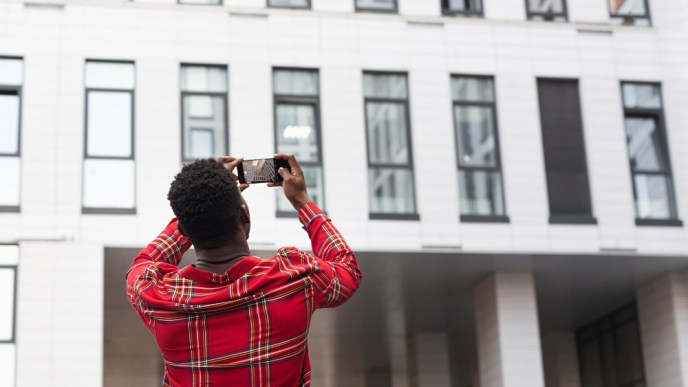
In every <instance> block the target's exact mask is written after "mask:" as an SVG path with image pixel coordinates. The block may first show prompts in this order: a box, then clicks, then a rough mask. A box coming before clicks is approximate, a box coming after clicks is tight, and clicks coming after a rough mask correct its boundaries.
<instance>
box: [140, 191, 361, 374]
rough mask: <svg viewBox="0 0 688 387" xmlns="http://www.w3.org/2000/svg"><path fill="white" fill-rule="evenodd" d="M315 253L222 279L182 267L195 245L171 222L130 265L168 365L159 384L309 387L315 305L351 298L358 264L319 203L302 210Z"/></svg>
mask: <svg viewBox="0 0 688 387" xmlns="http://www.w3.org/2000/svg"><path fill="white" fill-rule="evenodd" d="M299 220H300V221H301V223H302V224H303V226H304V229H305V230H306V231H307V232H308V236H309V237H310V239H311V243H312V248H313V252H314V255H311V254H308V253H306V252H303V251H301V250H298V249H296V248H294V247H283V248H281V249H279V250H278V251H277V254H276V255H275V256H274V257H271V258H268V259H263V258H259V257H253V256H250V257H244V258H243V259H242V260H241V261H239V262H238V263H237V264H235V265H234V266H232V267H231V268H229V270H227V272H226V273H225V274H222V275H220V274H216V273H211V272H207V271H204V270H200V269H197V268H195V267H194V266H192V265H190V266H187V267H185V268H183V269H179V268H178V267H177V265H178V264H179V261H180V260H181V258H182V255H183V254H184V252H185V251H186V250H188V249H189V247H191V241H189V239H188V238H186V237H184V236H183V235H181V234H180V233H179V231H178V230H177V220H176V219H173V220H172V221H171V222H170V223H169V224H168V225H167V227H166V228H165V230H164V231H163V232H162V233H161V234H160V235H158V237H157V238H155V240H153V242H151V244H149V245H148V246H147V247H146V248H145V249H143V250H142V251H141V252H140V253H139V255H138V256H137V257H136V258H135V259H134V262H133V263H132V265H131V268H130V269H129V272H128V273H127V296H128V297H129V302H130V303H131V305H132V306H133V307H134V309H135V310H136V312H137V313H138V315H139V317H140V318H141V320H143V322H144V323H145V324H146V326H147V327H148V330H149V331H150V332H151V333H152V334H153V337H154V338H155V341H156V342H157V343H158V346H159V347H160V350H161V352H162V355H163V358H164V362H165V375H164V377H163V386H184V387H205V386H213V387H215V386H289V387H293V386H309V385H310V364H309V360H308V345H307V340H306V339H307V334H308V328H309V325H310V320H311V316H312V315H313V312H314V311H315V310H316V309H318V308H328V307H334V306H337V305H340V304H342V303H343V302H345V301H346V300H347V299H349V297H351V296H352V294H353V293H354V291H355V290H356V289H357V288H358V285H359V283H360V281H361V272H360V271H359V269H358V265H357V263H356V257H355V256H354V254H353V252H352V251H351V249H350V248H349V246H348V245H347V244H346V242H345V241H344V238H343V237H342V235H341V234H340V233H339V231H338V230H337V229H336V228H335V226H334V225H333V224H332V222H331V221H330V219H329V218H328V217H327V216H326V215H325V214H324V213H323V212H322V211H321V210H320V209H319V208H318V207H317V206H316V205H315V204H314V203H308V204H307V205H305V206H304V207H302V208H301V210H300V211H299Z"/></svg>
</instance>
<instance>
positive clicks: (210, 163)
mask: <svg viewBox="0 0 688 387" xmlns="http://www.w3.org/2000/svg"><path fill="white" fill-rule="evenodd" d="M167 199H168V200H169V201H170V205H171V206H172V211H174V214H175V215H176V216H177V219H178V220H179V230H180V231H181V232H182V233H183V234H184V235H186V236H188V237H189V238H190V239H191V241H192V242H193V244H194V245H195V246H196V247H197V248H202V249H214V248H217V247H221V246H224V245H227V244H229V243H231V242H233V241H235V240H237V238H240V237H243V238H246V237H248V229H246V227H244V224H242V223H246V224H248V223H249V222H250V219H248V209H247V208H246V206H245V202H244V201H243V198H242V197H241V193H240V192H239V187H238V186H237V183H236V180H234V178H233V177H232V174H231V173H230V172H229V171H228V170H227V169H226V168H225V167H224V166H223V165H222V164H221V163H219V162H217V161H216V160H213V159H203V160H198V161H196V162H193V163H191V164H188V165H185V166H184V167H183V168H182V171H181V172H180V173H179V174H177V176H175V178H174V181H173V182H172V184H171V185H170V191H169V192H168V193H167ZM242 206H243V210H242ZM240 233H241V235H238V234H240Z"/></svg>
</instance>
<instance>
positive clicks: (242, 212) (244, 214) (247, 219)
mask: <svg viewBox="0 0 688 387" xmlns="http://www.w3.org/2000/svg"><path fill="white" fill-rule="evenodd" d="M239 220H240V221H241V223H251V216H250V215H249V213H248V207H246V205H245V204H242V205H241V206H240V207H239Z"/></svg>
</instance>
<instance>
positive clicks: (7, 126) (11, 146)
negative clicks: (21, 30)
mask: <svg viewBox="0 0 688 387" xmlns="http://www.w3.org/2000/svg"><path fill="white" fill-rule="evenodd" d="M23 81H24V66H23V62H22V60H21V59H19V58H2V57H0V138H2V141H0V181H1V182H2V184H0V212H18V211H19V208H20V200H19V196H20V192H21V190H20V176H21V158H20V157H21V146H20V138H21V96H22V84H23Z"/></svg>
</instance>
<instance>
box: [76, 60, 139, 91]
mask: <svg viewBox="0 0 688 387" xmlns="http://www.w3.org/2000/svg"><path fill="white" fill-rule="evenodd" d="M134 84H135V75H134V64H133V63H111V62H93V61H89V62H86V87H88V88H92V89H124V90H129V89H133V88H134Z"/></svg>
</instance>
